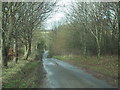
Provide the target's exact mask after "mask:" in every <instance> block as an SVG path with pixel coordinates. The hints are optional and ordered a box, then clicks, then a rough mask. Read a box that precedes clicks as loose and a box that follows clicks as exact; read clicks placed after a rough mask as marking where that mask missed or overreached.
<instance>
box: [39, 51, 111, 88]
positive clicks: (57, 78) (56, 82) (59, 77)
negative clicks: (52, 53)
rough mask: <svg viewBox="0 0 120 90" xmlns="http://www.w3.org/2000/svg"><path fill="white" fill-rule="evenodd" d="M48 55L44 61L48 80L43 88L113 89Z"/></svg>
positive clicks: (46, 79) (103, 82)
mask: <svg viewBox="0 0 120 90" xmlns="http://www.w3.org/2000/svg"><path fill="white" fill-rule="evenodd" d="M47 54H48V52H45V53H44V59H43V66H44V69H45V71H46V78H45V79H44V82H43V85H42V86H41V88H113V87H112V86H111V85H109V84H107V83H106V82H105V81H103V80H100V79H97V78H96V77H94V76H92V75H91V74H89V73H87V72H85V71H83V70H81V69H80V68H77V67H75V66H73V65H70V64H68V63H66V62H64V61H60V60H57V59H54V58H46V56H47Z"/></svg>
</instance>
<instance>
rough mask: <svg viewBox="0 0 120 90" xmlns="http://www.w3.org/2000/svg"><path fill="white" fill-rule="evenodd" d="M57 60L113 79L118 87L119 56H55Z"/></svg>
mask: <svg viewBox="0 0 120 90" xmlns="http://www.w3.org/2000/svg"><path fill="white" fill-rule="evenodd" d="M54 58H56V59H60V60H64V61H66V62H69V63H70V64H73V65H75V66H78V67H81V68H83V69H86V70H88V71H90V72H91V71H92V72H95V73H98V74H101V75H103V76H104V77H107V78H111V79H112V80H113V83H114V84H115V85H117V81H118V80H117V78H118V58H117V56H101V57H100V58H97V57H95V56H86V57H84V56H78V55H67V56H54Z"/></svg>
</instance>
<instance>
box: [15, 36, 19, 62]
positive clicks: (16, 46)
mask: <svg viewBox="0 0 120 90" xmlns="http://www.w3.org/2000/svg"><path fill="white" fill-rule="evenodd" d="M15 56H16V58H15V61H16V63H18V40H17V37H16V39H15Z"/></svg>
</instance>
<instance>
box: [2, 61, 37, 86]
mask: <svg viewBox="0 0 120 90" xmlns="http://www.w3.org/2000/svg"><path fill="white" fill-rule="evenodd" d="M37 67H38V61H31V62H30V61H26V60H20V61H19V63H18V64H16V63H15V62H10V63H9V68H8V69H5V68H3V70H2V83H3V88H27V87H36V86H35V85H36V84H35V80H36V69H37Z"/></svg>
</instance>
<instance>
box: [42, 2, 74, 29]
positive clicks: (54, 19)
mask: <svg viewBox="0 0 120 90" xmlns="http://www.w3.org/2000/svg"><path fill="white" fill-rule="evenodd" d="M73 1H74V0H72V2H71V0H59V1H58V3H57V5H56V6H57V7H56V8H55V9H57V11H56V12H54V14H52V15H51V16H50V18H49V19H47V20H46V21H45V23H44V27H45V29H52V28H54V26H55V25H57V23H63V22H64V20H65V17H66V13H65V12H66V11H67V8H69V7H70V6H71V4H72V3H73Z"/></svg>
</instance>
